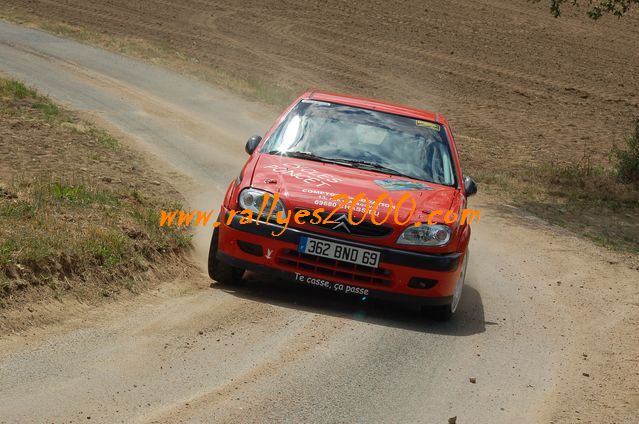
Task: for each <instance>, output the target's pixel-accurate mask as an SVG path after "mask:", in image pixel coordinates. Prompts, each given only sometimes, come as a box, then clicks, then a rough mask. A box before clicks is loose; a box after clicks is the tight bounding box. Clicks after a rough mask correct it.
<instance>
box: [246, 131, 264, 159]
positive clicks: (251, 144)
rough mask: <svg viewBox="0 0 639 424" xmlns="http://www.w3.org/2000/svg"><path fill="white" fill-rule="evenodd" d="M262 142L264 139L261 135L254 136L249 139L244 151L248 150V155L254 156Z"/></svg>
mask: <svg viewBox="0 0 639 424" xmlns="http://www.w3.org/2000/svg"><path fill="white" fill-rule="evenodd" d="M260 141H262V137H261V136H259V135H254V136H253V137H251V138H249V139H248V141H247V142H246V146H244V150H246V153H248V154H249V155H252V154H253V152H254V151H255V149H257V145H258V144H260Z"/></svg>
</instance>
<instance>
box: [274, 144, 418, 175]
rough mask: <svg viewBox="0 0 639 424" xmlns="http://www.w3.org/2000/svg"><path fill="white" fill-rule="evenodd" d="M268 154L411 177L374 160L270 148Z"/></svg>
mask: <svg viewBox="0 0 639 424" xmlns="http://www.w3.org/2000/svg"><path fill="white" fill-rule="evenodd" d="M268 154H269V155H280V156H287V157H292V158H299V159H308V160H314V161H317V162H327V163H334V164H336V165H344V166H350V167H351V168H358V169H367V170H369V171H371V170H372V171H380V172H383V173H385V174H390V175H398V176H400V177H408V178H413V177H411V176H409V175H406V174H403V173H401V172H399V171H396V170H395V169H392V168H388V167H386V166H384V165H380V164H379V163H375V162H364V161H359V160H353V159H337V158H325V157H322V156H318V155H316V154H315V153H311V152H296V151H287V152H282V151H280V150H272V151H270V152H268Z"/></svg>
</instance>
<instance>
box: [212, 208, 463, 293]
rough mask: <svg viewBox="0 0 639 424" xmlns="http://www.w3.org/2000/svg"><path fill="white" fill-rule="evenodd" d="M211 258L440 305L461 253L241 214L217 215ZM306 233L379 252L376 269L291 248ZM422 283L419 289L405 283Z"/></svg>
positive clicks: (341, 288)
mask: <svg viewBox="0 0 639 424" xmlns="http://www.w3.org/2000/svg"><path fill="white" fill-rule="evenodd" d="M220 216H221V217H224V220H223V221H222V220H221V222H220V227H219V229H218V231H219V242H218V250H217V258H218V259H219V260H221V261H224V262H226V263H228V264H230V265H233V266H237V267H240V268H244V269H247V270H251V271H255V272H260V273H268V274H271V275H275V276H277V277H279V278H282V279H284V280H290V281H293V282H296V283H298V284H300V283H301V284H306V285H311V286H316V287H321V288H324V289H327V290H331V291H334V292H338V293H343V294H353V295H360V296H370V297H378V298H385V299H390V300H396V301H402V302H411V303H418V304H429V305H443V304H449V303H450V302H451V301H452V294H453V291H454V289H455V284H456V282H457V280H458V279H459V275H460V273H461V264H462V263H463V255H464V254H465V252H464V253H449V254H444V255H433V254H425V253H419V252H410V251H405V250H399V249H393V248H388V247H384V246H377V245H368V244H362V243H357V242H353V241H351V240H346V239H341V238H336V237H329V236H326V235H324V234H319V233H312V232H307V231H303V230H299V229H297V228H290V227H289V228H287V229H286V230H284V232H282V234H281V235H279V236H277V237H275V236H273V235H272V234H273V233H275V234H279V233H280V232H281V231H282V226H280V225H277V224H273V223H265V222H262V221H260V222H259V223H257V224H256V223H251V224H241V223H240V219H242V216H241V215H235V216H234V217H233V218H232V219H231V220H230V222H228V215H227V211H225V210H222V213H221V215H220ZM227 222H228V225H227ZM303 236H307V237H313V238H317V239H322V240H327V241H332V242H336V243H341V244H345V245H350V246H356V247H362V248H366V249H373V250H377V251H379V252H380V253H381V259H380V263H379V266H378V268H377V269H373V268H368V267H360V266H355V265H352V264H349V263H345V262H341V261H335V260H328V259H323V258H319V257H315V256H311V255H305V254H300V253H298V252H297V246H298V244H299V239H300V237H303ZM415 281H420V282H424V284H423V288H414V287H410V286H409V283H411V284H412V283H414V282H415Z"/></svg>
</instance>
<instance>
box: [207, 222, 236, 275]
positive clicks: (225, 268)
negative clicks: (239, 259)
mask: <svg viewBox="0 0 639 424" xmlns="http://www.w3.org/2000/svg"><path fill="white" fill-rule="evenodd" d="M218 239H219V230H218V229H217V228H216V229H214V230H213V236H212V237H211V246H210V247H209V261H208V270H209V277H211V279H213V280H215V281H217V282H218V283H220V284H229V285H230V284H237V283H239V282H240V281H241V280H242V276H243V275H244V269H242V268H238V267H235V266H232V265H229V264H227V263H226V262H223V261H221V260H219V259H218V258H217V247H218V242H219V240H218Z"/></svg>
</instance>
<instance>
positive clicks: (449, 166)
mask: <svg viewBox="0 0 639 424" xmlns="http://www.w3.org/2000/svg"><path fill="white" fill-rule="evenodd" d="M246 152H247V153H248V154H249V155H250V157H249V159H248V161H247V162H246V164H245V165H244V167H243V168H242V171H241V173H240V175H239V177H237V179H235V180H234V181H233V182H232V183H231V184H230V186H229V188H228V191H227V193H226V196H225V198H224V203H223V205H222V206H221V209H220V216H219V221H220V225H219V226H218V227H216V228H215V230H214V231H213V237H212V239H211V247H210V251H209V260H208V269H209V275H210V276H211V278H212V279H214V280H216V281H218V282H220V283H223V284H232V283H235V282H237V281H239V280H240V279H241V278H242V275H243V273H244V271H245V270H252V271H257V272H266V273H271V274H276V275H277V276H280V277H281V278H284V279H288V280H291V281H293V282H295V283H297V284H306V285H311V286H316V287H322V288H324V289H327V290H331V291H334V292H338V293H343V294H354V295H359V296H370V297H381V298H387V299H391V300H398V301H407V302H414V303H417V304H419V305H420V306H422V308H423V310H424V311H425V312H427V313H428V314H429V315H430V316H433V317H434V318H437V319H441V320H446V319H449V318H450V317H451V316H452V315H453V314H454V313H455V311H456V309H457V306H458V304H459V299H460V297H461V293H462V288H463V285H464V278H465V275H466V266H467V264H468V243H469V240H470V226H469V225H468V223H460V222H459V220H458V221H456V222H452V223H446V222H445V221H444V216H443V214H437V215H433V211H437V210H441V211H449V210H450V211H454V212H455V213H457V214H458V215H460V214H461V211H462V210H463V209H464V208H465V207H466V201H467V197H468V196H470V195H472V194H474V193H475V192H476V191H477V187H476V185H475V183H474V181H473V180H472V179H471V178H470V177H463V178H462V173H461V168H460V165H459V158H458V156H457V151H456V148H455V142H454V139H453V135H452V133H451V131H450V128H449V127H448V123H447V122H446V120H445V119H444V117H442V116H441V115H438V114H433V113H430V112H425V111H422V110H418V109H413V108H409V107H404V106H399V105H394V104H389V103H385V102H380V101H374V100H368V99H362V98H356V97H350V96H344V95H337V94H331V93H325V92H318V91H310V92H306V93H304V94H303V95H302V96H300V97H299V98H298V99H297V100H296V101H295V102H294V103H293V104H292V105H291V106H290V107H289V108H288V109H287V110H286V111H285V112H284V113H283V114H282V115H281V116H280V118H279V119H278V120H277V122H276V123H275V125H273V127H272V128H271V129H270V130H269V131H268V133H267V134H266V135H265V137H264V138H263V139H262V137H260V136H253V137H251V138H250V139H249V140H248V141H247V143H246ZM344 199H347V200H344ZM264 206H266V207H264ZM247 210H248V211H251V212H252V213H254V214H255V219H254V220H253V221H252V222H248V221H247V220H246V214H244V215H242V214H240V211H247ZM302 210H305V211H308V212H302V213H301V214H298V213H299V211H302ZM267 212H269V214H268V216H267ZM277 213H279V217H280V218H281V219H279V220H278V219H276V214H277ZM296 214H298V215H296ZM309 215H310V216H309ZM296 216H297V218H299V217H302V216H303V217H305V218H306V219H297V218H296ZM429 217H430V218H431V222H430V223H428V218H429ZM385 218H388V219H385ZM447 221H450V219H449V220H447Z"/></svg>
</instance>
